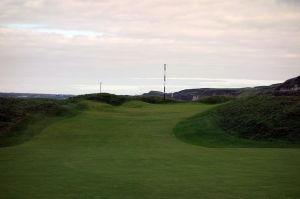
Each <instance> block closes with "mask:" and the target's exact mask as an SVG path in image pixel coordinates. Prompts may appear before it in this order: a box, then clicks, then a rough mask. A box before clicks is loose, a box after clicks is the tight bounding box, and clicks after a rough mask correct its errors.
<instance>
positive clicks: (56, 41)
mask: <svg viewBox="0 0 300 199" xmlns="http://www.w3.org/2000/svg"><path fill="white" fill-rule="evenodd" d="M298 2H299V1H296V0H266V1H259V0H253V1H247V0H229V1H217V0H185V1H183V0H165V1H161V0H159V1H158V0H145V1H136V0H119V1H116V0H115V1H106V0H101V1H100V0H99V1H94V0H88V1H87V0H85V1H84V0H64V1H57V0H52V1H46V0H28V1H14V0H2V1H1V2H0V60H1V63H0V71H1V72H0V91H14V92H23V91H26V92H44V93H74V94H79V93H87V92H97V85H98V83H99V82H100V81H102V82H103V83H104V85H106V86H107V87H106V88H107V90H106V91H107V92H113V93H122V94H138V93H141V92H145V91H148V90H155V89H161V80H155V79H151V78H153V77H156V78H157V77H161V73H162V69H163V64H164V63H166V64H167V66H168V77H170V79H169V81H168V82H169V87H168V89H169V90H170V91H171V92H172V91H175V90H178V89H183V88H195V87H220V86H222V85H226V86H229V87H239V86H256V85H260V84H261V83H264V84H269V83H275V82H277V81H283V80H285V79H287V78H290V77H293V76H297V75H299V71H300V66H299V61H300V40H299V35H300V4H299V3H298ZM137 78H138V79H137ZM149 78H150V79H149ZM172 78H173V79H172ZM176 78H177V79H176ZM180 78H181V79H180ZM201 78H202V79H201ZM203 78H204V79H205V78H206V79H212V80H213V81H203ZM220 79H221V80H222V81H225V82H227V83H226V84H224V82H223V84H222V82H220ZM215 80H217V81H215ZM78 85H80V86H78ZM85 86H86V87H85ZM104 88H105V87H104ZM127 91H128V92H127Z"/></svg>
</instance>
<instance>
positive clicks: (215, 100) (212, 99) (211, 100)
mask: <svg viewBox="0 0 300 199" xmlns="http://www.w3.org/2000/svg"><path fill="white" fill-rule="evenodd" d="M234 99H235V97H231V96H208V97H202V98H200V99H199V100H198V102H201V103H204V104H220V103H225V102H228V101H230V100H234Z"/></svg>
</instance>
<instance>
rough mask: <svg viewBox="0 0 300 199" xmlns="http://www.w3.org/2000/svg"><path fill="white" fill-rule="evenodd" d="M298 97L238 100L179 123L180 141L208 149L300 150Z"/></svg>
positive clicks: (259, 97) (257, 97) (299, 104)
mask: <svg viewBox="0 0 300 199" xmlns="http://www.w3.org/2000/svg"><path fill="white" fill-rule="evenodd" d="M299 121H300V98H299V97H297V96H278V97H274V96H256V97H248V98H240V99H236V100H233V101H231V102H229V103H226V104H219V105H218V107H217V108H215V109H213V110H210V111H208V112H205V113H199V114H197V115H195V116H193V117H190V118H187V119H186V120H184V121H181V122H180V123H178V124H177V125H176V127H175V130H174V131H175V134H176V136H177V137H179V138H180V139H181V140H183V141H185V142H188V143H193V144H196V145H202V146H208V147H299V146H300V123H299Z"/></svg>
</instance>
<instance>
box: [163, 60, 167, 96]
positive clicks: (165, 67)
mask: <svg viewBox="0 0 300 199" xmlns="http://www.w3.org/2000/svg"><path fill="white" fill-rule="evenodd" d="M166 70H167V65H166V64H164V101H166Z"/></svg>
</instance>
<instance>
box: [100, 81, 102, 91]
mask: <svg viewBox="0 0 300 199" xmlns="http://www.w3.org/2000/svg"><path fill="white" fill-rule="evenodd" d="M101 92H102V82H100V94H101Z"/></svg>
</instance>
